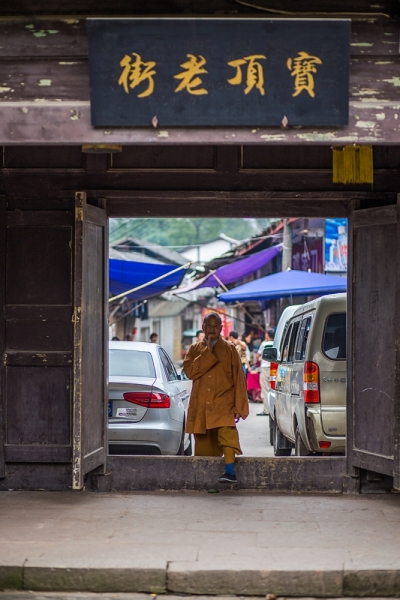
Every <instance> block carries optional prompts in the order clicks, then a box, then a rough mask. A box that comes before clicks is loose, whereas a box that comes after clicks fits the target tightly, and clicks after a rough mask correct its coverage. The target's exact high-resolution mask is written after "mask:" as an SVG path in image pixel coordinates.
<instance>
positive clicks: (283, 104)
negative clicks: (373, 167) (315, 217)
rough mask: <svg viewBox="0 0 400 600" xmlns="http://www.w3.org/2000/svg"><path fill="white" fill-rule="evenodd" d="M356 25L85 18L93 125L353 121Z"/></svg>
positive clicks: (336, 21) (337, 123) (333, 21)
mask: <svg viewBox="0 0 400 600" xmlns="http://www.w3.org/2000/svg"><path fill="white" fill-rule="evenodd" d="M350 24H351V21H350V20H349V19H241V18H240V19H199V18H180V19H176V18H137V19H136V18H135V19H130V18H129V19H125V18H121V19H106V18H105V19H87V30H88V40H89V67H90V100H91V115H92V125H93V126H94V127H146V126H147V127H149V126H152V124H153V125H155V124H158V126H160V127H183V126H185V127H188V126H193V127H198V126H203V127H205V126H207V127H209V126H218V127H224V126H236V127H237V126H239V127H240V126H251V127H261V126H281V125H284V126H289V127H290V126H315V127H319V126H330V127H332V126H333V127H340V126H345V125H347V124H348V120H349V66H350Z"/></svg>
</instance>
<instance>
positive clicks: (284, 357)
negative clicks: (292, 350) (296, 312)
mask: <svg viewBox="0 0 400 600" xmlns="http://www.w3.org/2000/svg"><path fill="white" fill-rule="evenodd" d="M292 329H293V325H290V327H289V329H288V330H287V332H286V336H285V341H284V342H283V346H282V362H288V356H289V342H290V336H291V334H292Z"/></svg>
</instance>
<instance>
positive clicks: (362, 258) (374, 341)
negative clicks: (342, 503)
mask: <svg viewBox="0 0 400 600" xmlns="http://www.w3.org/2000/svg"><path fill="white" fill-rule="evenodd" d="M396 243H397V230H396V224H395V223H393V224H386V225H377V226H368V227H360V228H356V230H355V240H354V260H355V264H356V269H357V271H356V282H355V289H354V303H355V306H356V311H355V315H354V317H355V330H354V331H355V354H354V402H355V404H354V406H355V411H356V419H355V432H354V433H355V439H354V442H355V448H357V449H359V450H364V451H366V452H371V453H373V454H379V455H383V456H387V457H393V416H394V383H395V377H394V375H395V351H394V349H395V332H394V328H393V316H394V315H395V312H396V311H395V302H396V277H395V257H396Z"/></svg>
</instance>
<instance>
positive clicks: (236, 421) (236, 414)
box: [234, 413, 240, 423]
mask: <svg viewBox="0 0 400 600" xmlns="http://www.w3.org/2000/svg"><path fill="white" fill-rule="evenodd" d="M234 418H235V423H239V420H240V415H239V413H235V414H234Z"/></svg>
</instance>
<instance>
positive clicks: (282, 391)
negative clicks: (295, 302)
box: [276, 321, 299, 439]
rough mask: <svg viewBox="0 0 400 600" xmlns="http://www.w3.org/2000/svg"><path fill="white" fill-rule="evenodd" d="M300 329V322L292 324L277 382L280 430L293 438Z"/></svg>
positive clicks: (277, 409)
mask: <svg viewBox="0 0 400 600" xmlns="http://www.w3.org/2000/svg"><path fill="white" fill-rule="evenodd" d="M298 329H299V321H295V322H294V323H291V324H290V326H289V329H288V331H287V334H286V337H285V341H284V344H283V351H282V362H281V363H280V365H279V368H278V380H277V400H276V403H277V408H276V416H277V421H278V425H279V429H280V430H281V432H282V433H283V434H284V435H285V436H286V437H290V438H291V439H292V438H293V434H292V429H293V428H292V423H291V422H292V416H291V415H292V404H293V403H292V379H293V360H294V348H295V343H296V338H297V332H298Z"/></svg>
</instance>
